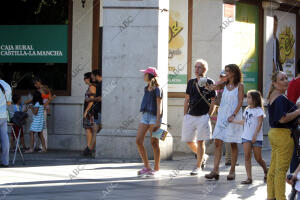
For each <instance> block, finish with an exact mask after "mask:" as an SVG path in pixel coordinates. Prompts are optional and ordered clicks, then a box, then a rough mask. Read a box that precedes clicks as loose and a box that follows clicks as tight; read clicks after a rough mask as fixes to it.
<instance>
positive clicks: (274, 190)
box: [267, 128, 294, 200]
mask: <svg viewBox="0 0 300 200" xmlns="http://www.w3.org/2000/svg"><path fill="white" fill-rule="evenodd" d="M268 136H269V141H270V144H271V148H272V152H271V164H270V168H269V171H268V178H267V188H268V199H275V198H276V200H285V199H286V197H285V180H286V172H287V170H288V169H289V166H290V162H291V159H292V155H293V150H294V141H293V138H292V137H291V131H290V130H289V129H287V128H271V129H270V131H269V133H268Z"/></svg>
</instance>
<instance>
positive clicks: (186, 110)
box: [184, 94, 190, 115]
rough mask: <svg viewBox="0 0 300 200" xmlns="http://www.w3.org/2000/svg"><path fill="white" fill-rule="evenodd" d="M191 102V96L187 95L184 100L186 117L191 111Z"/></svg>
mask: <svg viewBox="0 0 300 200" xmlns="http://www.w3.org/2000/svg"><path fill="white" fill-rule="evenodd" d="M189 102H190V95H188V94H186V95H185V100H184V115H186V114H187V113H188V111H189Z"/></svg>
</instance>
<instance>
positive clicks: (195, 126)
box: [181, 114, 212, 142]
mask: <svg viewBox="0 0 300 200" xmlns="http://www.w3.org/2000/svg"><path fill="white" fill-rule="evenodd" d="M196 136H197V137H196ZM211 137H212V133H211V124H210V118H209V115H208V114H206V115H201V116H192V115H189V114H186V115H185V116H184V117H183V124H182V133H181V141H182V142H195V141H201V140H210V139H211Z"/></svg>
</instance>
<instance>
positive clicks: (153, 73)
mask: <svg viewBox="0 0 300 200" xmlns="http://www.w3.org/2000/svg"><path fill="white" fill-rule="evenodd" d="M140 72H144V74H152V75H153V76H155V77H156V76H157V69H156V68H154V67H148V68H147V69H146V70H140Z"/></svg>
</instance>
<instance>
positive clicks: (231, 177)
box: [227, 173, 235, 181]
mask: <svg viewBox="0 0 300 200" xmlns="http://www.w3.org/2000/svg"><path fill="white" fill-rule="evenodd" d="M232 180H235V173H232V174H230V173H229V174H228V175H227V181H232Z"/></svg>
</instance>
